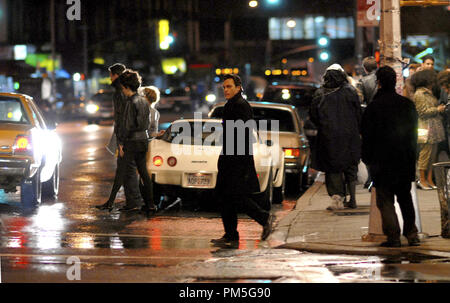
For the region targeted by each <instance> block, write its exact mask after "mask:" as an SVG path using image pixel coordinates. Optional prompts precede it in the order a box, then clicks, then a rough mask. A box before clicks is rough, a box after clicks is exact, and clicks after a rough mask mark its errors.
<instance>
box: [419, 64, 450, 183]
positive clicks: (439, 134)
mask: <svg viewBox="0 0 450 303" xmlns="http://www.w3.org/2000/svg"><path fill="white" fill-rule="evenodd" d="M411 83H412V85H413V86H414V88H415V90H416V91H415V93H414V98H413V101H414V103H415V105H416V109H417V112H418V114H419V129H420V130H422V131H421V133H423V135H421V136H419V139H418V140H419V143H420V145H419V148H420V153H419V161H418V169H419V173H420V179H419V181H418V182H417V185H418V186H419V188H421V189H424V190H430V189H436V188H437V187H436V185H435V184H434V181H433V169H432V164H433V163H436V162H437V154H438V153H437V151H438V144H439V142H442V141H444V140H445V131H444V126H443V123H442V115H441V113H443V112H444V110H445V105H444V104H439V103H438V100H437V99H436V97H435V96H434V95H433V92H432V88H433V86H434V85H435V84H436V73H435V72H434V71H433V70H430V69H426V70H421V71H419V72H416V73H415V74H414V75H413V77H412V78H411Z"/></svg>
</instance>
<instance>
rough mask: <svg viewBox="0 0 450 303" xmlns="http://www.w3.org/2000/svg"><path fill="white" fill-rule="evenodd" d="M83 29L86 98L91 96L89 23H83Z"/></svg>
mask: <svg viewBox="0 0 450 303" xmlns="http://www.w3.org/2000/svg"><path fill="white" fill-rule="evenodd" d="M81 29H82V31H83V73H84V91H85V92H84V93H85V96H84V97H85V98H86V100H87V99H88V98H89V96H90V93H89V86H88V79H89V77H88V69H89V66H88V27H87V25H83V26H82V27H81Z"/></svg>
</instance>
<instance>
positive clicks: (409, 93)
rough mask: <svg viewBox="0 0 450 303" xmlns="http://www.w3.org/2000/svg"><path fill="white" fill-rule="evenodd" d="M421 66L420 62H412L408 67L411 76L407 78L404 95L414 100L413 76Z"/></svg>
mask: <svg viewBox="0 0 450 303" xmlns="http://www.w3.org/2000/svg"><path fill="white" fill-rule="evenodd" d="M419 67H420V64H418V63H413V64H410V65H409V67H408V70H409V76H408V78H406V80H405V87H404V88H403V96H405V97H406V98H408V99H410V100H412V99H413V97H414V86H413V85H412V84H411V78H412V76H413V75H414V73H415V72H416V71H418V68H419Z"/></svg>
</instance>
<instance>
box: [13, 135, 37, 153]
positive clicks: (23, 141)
mask: <svg viewBox="0 0 450 303" xmlns="http://www.w3.org/2000/svg"><path fill="white" fill-rule="evenodd" d="M13 150H14V153H27V152H30V151H31V150H32V146H31V140H30V138H29V137H28V136H17V137H16V141H15V142H14V145H13Z"/></svg>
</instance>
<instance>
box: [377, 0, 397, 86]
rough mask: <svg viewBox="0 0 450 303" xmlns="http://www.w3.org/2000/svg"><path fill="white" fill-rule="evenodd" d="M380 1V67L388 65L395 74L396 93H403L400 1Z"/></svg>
mask: <svg viewBox="0 0 450 303" xmlns="http://www.w3.org/2000/svg"><path fill="white" fill-rule="evenodd" d="M379 1H381V20H380V41H378V43H379V45H380V54H381V62H380V63H381V66H384V65H388V66H390V67H392V68H393V69H394V70H395V72H396V73H397V85H396V91H397V93H398V94H400V95H401V94H402V91H403V66H402V63H403V59H402V41H401V31H400V0H379Z"/></svg>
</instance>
